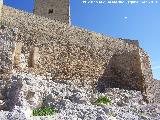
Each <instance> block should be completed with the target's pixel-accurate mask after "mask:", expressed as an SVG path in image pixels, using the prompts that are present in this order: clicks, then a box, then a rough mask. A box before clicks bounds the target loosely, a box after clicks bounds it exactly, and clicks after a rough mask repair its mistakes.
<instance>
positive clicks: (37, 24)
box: [1, 0, 160, 103]
mask: <svg viewBox="0 0 160 120" xmlns="http://www.w3.org/2000/svg"><path fill="white" fill-rule="evenodd" d="M1 1H2V0H1ZM47 1H48V2H46V1H45V3H44V1H42V0H36V3H35V9H34V13H35V14H31V13H26V12H24V11H20V10H17V9H14V8H11V7H8V6H5V5H4V6H3V8H2V11H1V13H2V19H1V20H2V21H1V23H2V25H5V26H7V27H8V28H10V29H13V28H15V29H16V30H15V29H14V30H12V31H13V32H14V35H13V36H12V37H11V38H8V39H9V40H10V41H11V42H13V43H14V44H15V45H14V47H13V49H9V50H8V52H10V53H12V54H11V55H10V54H9V55H8V57H9V58H10V60H11V62H10V63H11V64H10V65H9V66H10V67H8V68H5V70H3V71H9V70H10V69H11V68H21V70H23V71H25V70H27V69H32V70H33V71H32V72H34V73H35V74H39V75H42V74H43V75H47V76H49V77H50V78H51V79H54V80H63V79H64V80H67V79H69V80H73V82H75V83H76V84H81V85H85V84H88V85H90V86H91V87H92V88H93V89H97V90H98V91H99V92H104V91H105V88H107V87H119V88H123V89H132V90H139V91H141V92H142V93H143V96H144V99H145V100H146V101H147V102H158V103H159V102H160V99H159V98H158V97H157V96H160V92H159V91H160V82H159V81H157V80H154V79H153V75H152V70H151V65H150V60H149V56H148V55H147V53H146V52H145V51H144V50H143V49H142V48H140V47H139V45H138V41H132V40H126V39H117V38H112V37H107V36H105V35H102V34H99V33H95V32H90V31H88V30H85V29H83V28H78V27H75V26H72V25H70V12H69V0H65V2H63V4H62V0H59V2H57V3H56V4H54V1H53V0H52V1H53V3H52V2H51V0H47ZM63 1H64V0H63ZM50 2H51V3H52V4H50ZM1 6H2V4H1ZM55 6H56V7H55ZM61 7H62V8H63V9H62V8H61ZM55 8H56V9H55ZM22 55H23V56H24V59H23V61H22V59H21V56H22ZM3 62H4V65H7V64H8V63H7V61H3ZM24 62H25V64H24ZM6 69H7V70H6ZM5 74H6V73H3V78H5Z"/></svg>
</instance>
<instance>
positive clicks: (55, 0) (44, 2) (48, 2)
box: [34, 0, 70, 24]
mask: <svg viewBox="0 0 160 120" xmlns="http://www.w3.org/2000/svg"><path fill="white" fill-rule="evenodd" d="M34 14H36V15H40V16H44V17H47V18H50V19H54V20H58V21H60V22H64V23H69V24H70V0H35V6H34Z"/></svg>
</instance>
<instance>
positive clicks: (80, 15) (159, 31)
mask: <svg viewBox="0 0 160 120" xmlns="http://www.w3.org/2000/svg"><path fill="white" fill-rule="evenodd" d="M82 1H83V0H71V20H72V24H73V25H76V26H79V27H83V28H86V29H89V30H91V31H96V32H99V33H103V34H105V35H109V36H112V37H115V38H129V39H133V40H139V42H140V46H141V47H142V48H143V49H144V50H145V51H146V52H147V53H148V54H149V56H150V58H151V62H152V68H153V74H154V78H156V79H159V80H160V44H159V43H160V1H158V0H157V2H158V3H156V0H148V1H147V0H146V1H147V2H146V3H145V4H142V1H144V0H137V1H138V2H139V3H136V4H128V3H127V1H128V0H122V1H124V2H125V3H124V4H107V3H104V4H99V3H92V4H91V3H82ZM85 1H87V2H88V1H91V0H85ZM94 1H100V0H94ZM103 1H106V2H107V1H110V0H103ZM129 1H131V0H129ZM151 1H153V3H151ZM149 2H150V3H149ZM4 4H6V5H9V6H12V7H14V8H18V9H22V10H25V11H28V12H32V11H33V6H34V0H4Z"/></svg>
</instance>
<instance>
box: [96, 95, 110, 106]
mask: <svg viewBox="0 0 160 120" xmlns="http://www.w3.org/2000/svg"><path fill="white" fill-rule="evenodd" d="M94 103H95V104H106V105H108V104H111V100H110V99H109V98H107V97H103V96H102V97H100V98H98V99H97V100H96V101H95V102H94Z"/></svg>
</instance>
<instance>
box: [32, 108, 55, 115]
mask: <svg viewBox="0 0 160 120" xmlns="http://www.w3.org/2000/svg"><path fill="white" fill-rule="evenodd" d="M55 113H56V111H55V109H54V108H53V107H46V108H39V109H34V110H33V116H47V115H54V114H55Z"/></svg>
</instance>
